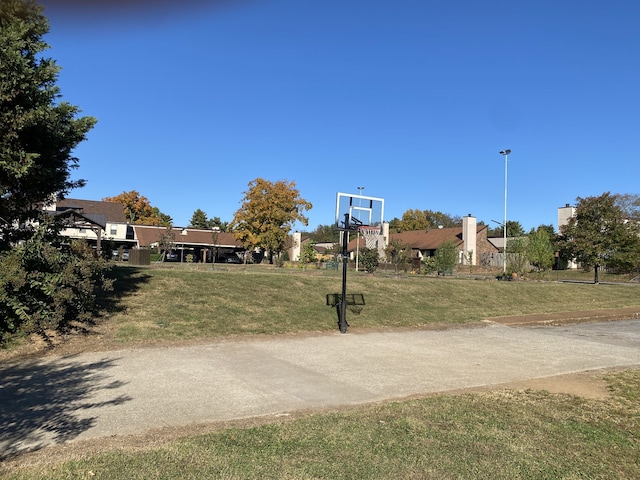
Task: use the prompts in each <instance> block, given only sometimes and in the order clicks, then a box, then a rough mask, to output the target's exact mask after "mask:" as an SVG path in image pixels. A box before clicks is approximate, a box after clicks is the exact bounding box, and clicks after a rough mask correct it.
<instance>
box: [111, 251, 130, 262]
mask: <svg viewBox="0 0 640 480" xmlns="http://www.w3.org/2000/svg"><path fill="white" fill-rule="evenodd" d="M111 255H112V257H113V259H114V260H122V261H124V262H126V261H127V260H129V250H122V257H121V256H120V250H114V251H113V252H111Z"/></svg>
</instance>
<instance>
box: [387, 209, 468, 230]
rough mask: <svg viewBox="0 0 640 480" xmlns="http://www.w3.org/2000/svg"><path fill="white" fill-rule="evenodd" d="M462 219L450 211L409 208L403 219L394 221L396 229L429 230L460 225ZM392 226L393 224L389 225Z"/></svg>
mask: <svg viewBox="0 0 640 480" xmlns="http://www.w3.org/2000/svg"><path fill="white" fill-rule="evenodd" d="M461 222H462V219H461V218H460V217H458V216H451V215H449V214H448V213H442V212H434V211H433V210H413V209H409V210H407V211H406V212H404V213H403V214H402V219H401V220H400V221H398V222H397V223H396V222H394V225H393V227H394V230H397V231H398V232H405V231H409V230H427V229H429V228H437V227H439V226H442V227H447V228H448V227H455V226H457V225H460V223H461ZM389 227H390V228H391V225H390V226H389Z"/></svg>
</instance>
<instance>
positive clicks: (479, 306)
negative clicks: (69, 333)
mask: <svg viewBox="0 0 640 480" xmlns="http://www.w3.org/2000/svg"><path fill="white" fill-rule="evenodd" d="M217 268H218V269H215V270H212V269H211V267H208V268H202V267H201V268H197V267H187V266H185V267H183V268H180V267H179V266H175V267H174V268H157V267H156V268H137V267H125V266H117V267H116V268H115V269H114V272H113V274H114V275H115V276H116V279H117V281H116V292H114V295H113V296H112V298H111V299H110V303H109V306H108V310H109V320H108V323H109V325H110V326H111V327H112V329H111V334H110V335H111V337H110V338H108V339H107V342H112V343H116V344H122V343H129V342H143V341H162V340H176V339H194V338H210V337H218V336H225V335H243V334H282V333H291V332H320V331H328V330H333V329H335V328H336V322H337V315H336V310H335V308H331V307H328V306H327V305H326V296H327V294H329V293H338V292H340V290H341V285H342V275H341V272H338V271H335V270H331V271H327V270H315V269H313V270H305V271H303V270H299V269H282V268H280V269H277V268H261V267H253V268H251V267H249V268H245V267H244V266H235V265H234V266H229V267H225V268H222V267H217ZM347 291H348V293H362V294H364V296H365V301H366V305H365V306H364V308H363V309H362V311H361V312H360V313H359V314H355V313H353V312H350V311H348V312H347V318H348V320H349V323H350V324H351V328H357V329H367V328H384V327H419V326H425V325H429V324H436V323H446V324H463V323H468V322H477V321H482V320H483V319H485V318H489V317H495V316H506V315H519V314H530V313H548V312H562V311H579V310H589V309H605V308H620V307H633V306H640V286H639V285H637V284H635V285H630V284H617V285H605V284H599V285H593V284H584V283H558V282H555V281H547V282H545V281H519V282H503V281H496V280H495V279H493V278H492V277H489V279H487V278H485V277H475V276H470V277H469V276H467V277H427V276H416V275H404V276H395V275H388V274H384V273H380V274H376V275H368V274H365V273H363V272H349V274H348V279H347Z"/></svg>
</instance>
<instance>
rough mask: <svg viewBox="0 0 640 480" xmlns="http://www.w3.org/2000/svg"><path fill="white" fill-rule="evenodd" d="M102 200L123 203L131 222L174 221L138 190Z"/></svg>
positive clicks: (163, 222)
mask: <svg viewBox="0 0 640 480" xmlns="http://www.w3.org/2000/svg"><path fill="white" fill-rule="evenodd" d="M102 201H103V202H116V203H120V204H122V206H123V208H124V214H125V216H126V217H127V221H128V222H129V223H133V224H136V225H162V226H169V225H171V224H172V223H173V220H172V219H171V217H170V216H169V215H167V214H165V213H162V212H161V211H160V210H159V209H158V208H157V207H153V206H152V205H151V203H150V202H149V199H148V198H147V197H145V196H144V195H140V193H138V192H137V191H136V190H131V191H130V192H122V193H121V194H120V195H116V196H115V197H105V198H103V199H102Z"/></svg>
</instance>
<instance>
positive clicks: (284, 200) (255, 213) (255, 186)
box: [231, 178, 312, 263]
mask: <svg viewBox="0 0 640 480" xmlns="http://www.w3.org/2000/svg"><path fill="white" fill-rule="evenodd" d="M248 186H249V188H248V190H247V191H246V192H243V193H244V195H245V196H244V199H243V201H242V206H241V207H240V209H239V210H238V211H237V212H236V213H235V215H234V217H233V220H232V222H231V229H232V230H233V232H234V233H235V236H236V238H237V239H238V240H239V241H241V242H243V243H244V244H245V245H246V246H247V247H249V248H260V249H261V250H263V252H264V251H268V252H269V263H273V255H274V254H276V253H279V252H280V251H281V250H282V249H283V248H284V244H285V241H286V240H287V238H288V236H289V232H290V231H291V228H293V224H294V223H295V222H300V223H302V224H303V225H307V223H308V219H307V217H305V216H304V215H303V212H305V211H307V210H309V209H311V206H312V205H311V203H309V202H307V201H306V200H304V199H303V198H302V197H300V192H299V191H298V189H297V188H296V184H295V182H288V181H286V180H279V181H277V182H270V181H268V180H265V179H263V178H257V179H255V180H252V181H251V182H249V185H248Z"/></svg>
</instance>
